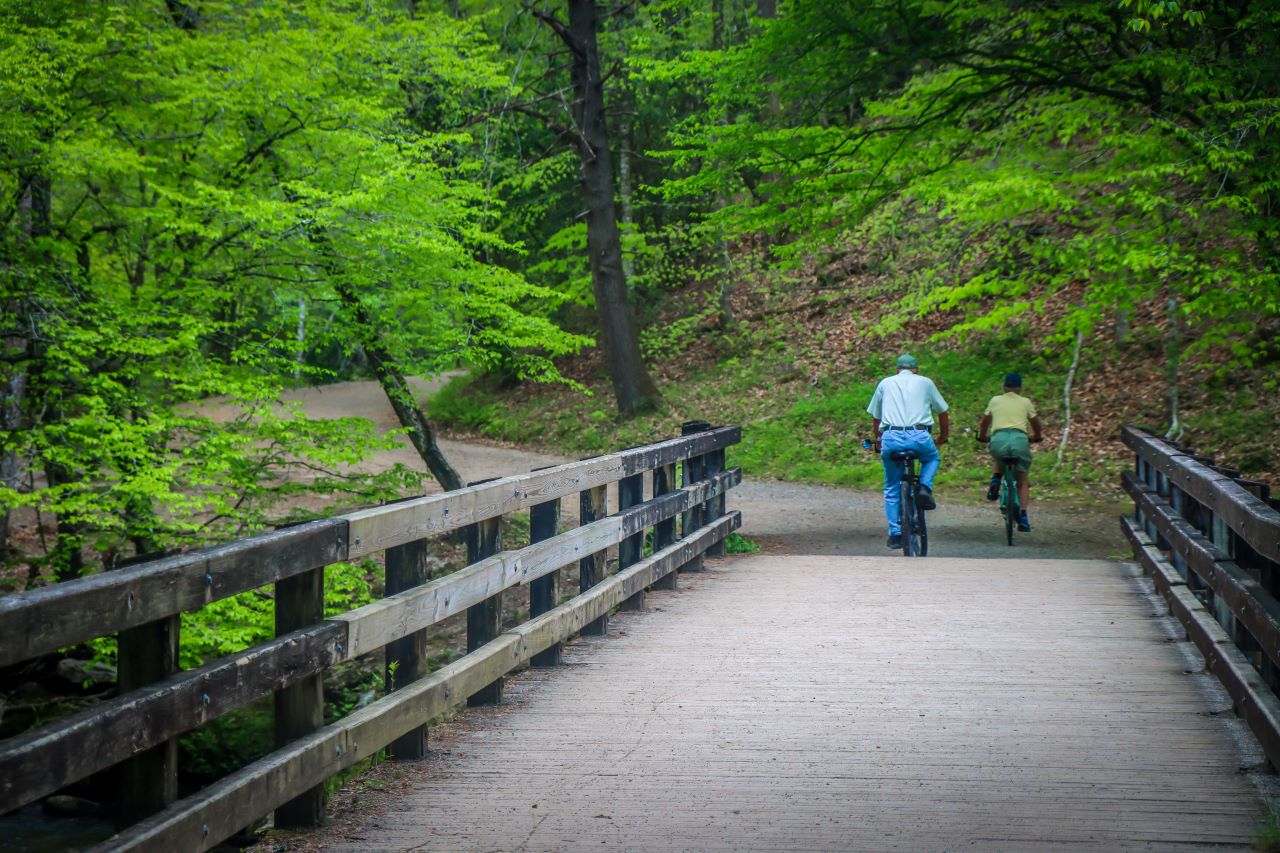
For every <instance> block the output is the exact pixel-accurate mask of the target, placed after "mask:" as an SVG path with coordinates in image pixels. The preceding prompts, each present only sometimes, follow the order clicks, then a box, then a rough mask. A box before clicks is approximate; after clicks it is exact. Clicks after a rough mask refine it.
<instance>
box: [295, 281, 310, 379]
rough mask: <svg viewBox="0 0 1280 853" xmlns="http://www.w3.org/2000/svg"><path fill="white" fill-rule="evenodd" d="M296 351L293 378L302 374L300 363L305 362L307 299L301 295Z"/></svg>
mask: <svg viewBox="0 0 1280 853" xmlns="http://www.w3.org/2000/svg"><path fill="white" fill-rule="evenodd" d="M297 338H298V352H297V354H296V356H295V358H294V364H295V365H296V366H295V367H294V368H293V376H294V378H295V379H298V378H301V376H302V365H303V364H305V363H306V362H305V359H304V355H305V352H306V347H307V300H306V298H305V297H303V296H299V297H298V332H297Z"/></svg>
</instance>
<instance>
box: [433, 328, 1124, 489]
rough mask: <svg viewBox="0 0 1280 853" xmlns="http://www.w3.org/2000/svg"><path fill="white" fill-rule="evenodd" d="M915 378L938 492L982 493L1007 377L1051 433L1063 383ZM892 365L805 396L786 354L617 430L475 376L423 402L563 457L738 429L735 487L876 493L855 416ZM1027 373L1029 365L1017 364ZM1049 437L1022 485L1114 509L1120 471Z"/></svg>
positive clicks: (765, 352)
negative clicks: (944, 436)
mask: <svg viewBox="0 0 1280 853" xmlns="http://www.w3.org/2000/svg"><path fill="white" fill-rule="evenodd" d="M915 352H916V354H917V355H918V356H919V358H920V361H921V368H922V369H921V372H922V373H923V374H925V375H927V376H929V377H930V378H932V379H933V380H934V381H935V382H936V383H937V385H938V388H939V390H940V391H941V392H942V394H943V396H944V397H945V398H946V400H947V402H948V404H949V405H950V407H951V419H952V435H951V441H950V443H949V444H948V445H946V446H944V447H943V448H942V454H943V466H942V469H941V472H940V474H939V478H938V485H939V487H940V488H943V489H946V488H948V487H954V488H956V489H965V488H969V487H970V486H971V487H972V492H973V496H974V499H975V500H976V499H977V497H978V491H979V487H981V486H985V483H986V480H987V476H988V471H989V468H988V461H987V456H986V450H985V448H984V447H983V446H982V445H980V444H978V443H977V442H976V441H975V434H976V428H977V422H978V419H979V418H980V417H981V415H982V412H983V411H984V409H985V408H986V404H987V401H988V400H989V399H990V397H991V396H992V395H993V394H997V393H1000V384H1001V381H1002V378H1003V376H1004V373H1005V371H1006V370H1012V369H1020V370H1021V371H1022V373H1023V376H1024V384H1025V387H1026V392H1025V393H1026V394H1027V395H1028V396H1030V397H1031V398H1032V399H1034V400H1035V401H1036V404H1037V405H1038V406H1039V407H1040V410H1041V412H1042V414H1043V416H1044V417H1045V418H1046V420H1048V421H1049V422H1050V423H1056V422H1057V421H1058V417H1059V411H1058V410H1059V408H1060V399H1055V397H1054V395H1060V394H1061V390H1060V389H1061V382H1062V378H1061V376H1059V375H1058V374H1056V373H1054V372H1051V371H1048V370H1044V369H1042V368H1037V367H1035V366H1034V365H1032V366H1030V367H1028V366H1027V363H1028V362H1024V361H1015V360H1010V361H1008V362H1007V363H1003V364H1001V363H998V362H993V361H991V360H988V359H986V358H975V357H973V356H972V355H970V354H967V353H963V352H959V351H954V350H937V351H932V352H931V351H928V350H925V349H919V348H918V349H916V350H915ZM893 355H896V353H890V354H885V355H884V356H881V357H876V358H873V359H869V360H867V361H866V362H864V363H863V364H862V365H861V367H860V369H857V370H851V371H848V372H846V373H845V374H844V375H842V376H840V377H838V378H828V379H824V380H820V381H818V382H817V383H816V384H811V383H810V382H809V381H807V380H805V379H804V378H803V377H800V376H797V375H795V374H794V373H793V372H791V370H790V364H789V362H788V360H787V359H786V357H785V354H784V353H783V352H781V351H778V350H770V349H768V348H764V349H758V350H756V351H755V352H752V353H750V354H748V355H744V356H731V357H729V358H726V359H724V360H722V361H720V362H719V363H718V364H716V365H714V366H713V367H710V368H704V369H702V370H699V371H696V372H694V373H693V374H691V375H690V376H688V378H687V379H685V380H683V381H680V382H678V383H674V384H669V385H667V386H666V387H665V388H664V389H663V391H664V394H665V396H666V405H665V406H664V408H663V409H662V410H661V411H658V412H656V413H652V414H649V415H645V416H642V417H638V418H635V419H633V420H630V421H624V422H619V421H617V420H616V419H615V418H614V417H613V416H612V414H611V413H610V412H609V411H607V407H608V405H609V404H610V402H611V400H610V398H609V397H608V396H607V394H603V393H601V394H595V395H588V394H582V393H580V392H575V391H572V390H569V389H566V388H544V389H538V390H537V392H536V393H532V394H530V393H528V392H526V393H525V394H523V395H520V394H514V393H512V392H511V391H509V390H503V389H499V388H496V387H494V386H493V385H491V384H490V383H488V382H487V381H486V380H485V379H484V378H483V377H481V376H479V375H477V374H470V375H466V376H460V377H458V378H456V379H454V380H453V381H452V382H450V383H449V384H448V385H447V386H446V387H445V388H444V389H442V390H441V391H440V392H439V393H438V394H437V395H436V396H434V397H433V398H431V399H430V400H429V401H428V403H427V406H428V409H429V411H430V414H431V416H432V417H433V418H434V419H435V420H436V421H437V422H438V423H439V424H441V425H442V426H445V427H448V428H451V429H454V430H458V431H462V432H466V433H470V434H474V435H478V436H482V437H486V438H491V439H495V440H500V441H504V442H511V443H515V444H520V445H525V446H530V447H535V448H538V449H543V450H558V451H560V452H563V453H566V454H571V455H585V454H592V453H605V452H609V451H611V450H614V449H616V448H619V447H629V446H634V445H637V444H643V443H646V442H650V441H655V440H658V439H662V438H669V437H671V436H673V435H679V432H680V424H681V422H682V421H684V420H692V419H702V420H706V421H709V422H711V423H716V424H741V425H742V442H741V444H739V445H736V446H734V447H731V448H730V449H729V452H728V464H730V465H737V466H741V467H742V470H743V474H744V475H745V476H752V477H771V478H778V479H785V480H795V481H800V482H808V483H825V484H832V485H841V486H853V487H859V488H879V486H880V483H881V476H882V474H881V466H880V463H879V460H878V458H877V457H875V456H874V455H873V454H871V453H870V452H868V451H865V450H863V449H862V446H861V442H862V439H863V438H864V437H869V436H870V432H871V421H870V417H869V415H867V413H866V406H867V403H868V401H869V400H870V399H871V394H872V391H873V390H874V389H875V385H876V382H878V381H879V379H880V378H882V377H883V376H884V375H888V373H890V372H891V371H892V368H891V366H890V359H891V358H892V356H893ZM1028 361H1030V359H1028ZM1055 442H1056V434H1055V433H1052V432H1051V433H1049V434H1048V435H1047V436H1046V441H1045V442H1044V443H1043V444H1041V445H1039V446H1038V450H1039V452H1038V453H1037V460H1036V465H1035V468H1034V471H1033V481H1034V483H1035V485H1036V490H1037V494H1038V496H1039V497H1041V498H1046V497H1048V498H1052V497H1070V498H1074V499H1082V498H1098V497H1101V498H1103V499H1104V500H1108V499H1111V498H1118V495H1119V491H1118V489H1117V487H1116V486H1115V485H1114V484H1115V483H1116V481H1117V475H1118V470H1119V468H1120V466H1121V464H1122V463H1121V462H1120V461H1119V460H1116V459H1111V460H1108V459H1099V458H1096V457H1094V456H1093V455H1090V454H1086V453H1080V452H1074V453H1068V454H1067V455H1066V457H1065V458H1064V459H1063V462H1062V464H1060V465H1058V464H1055V461H1054V455H1055V452H1056V443H1055Z"/></svg>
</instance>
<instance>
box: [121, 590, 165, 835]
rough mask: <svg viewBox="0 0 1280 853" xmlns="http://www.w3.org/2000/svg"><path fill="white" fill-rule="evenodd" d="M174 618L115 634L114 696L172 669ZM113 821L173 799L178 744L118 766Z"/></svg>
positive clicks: (151, 810) (162, 676)
mask: <svg viewBox="0 0 1280 853" xmlns="http://www.w3.org/2000/svg"><path fill="white" fill-rule="evenodd" d="M179 625H180V620H179V617H177V616H169V617H166V618H164V619H157V620H156V621H155V622H148V623H147V624H145V625H139V626H138V627H136V628H129V629H127V630H124V631H121V632H120V634H119V638H118V646H117V649H118V652H117V658H116V661H117V671H116V679H117V684H118V689H119V691H120V693H122V694H124V693H128V692H130V691H132V690H137V689H139V688H141V687H146V686H147V685H150V684H154V683H155V682H157V681H161V680H162V679H165V678H167V677H169V676H170V675H172V674H173V673H175V672H177V671H178V636H179ZM119 772H120V775H119V777H118V784H119V787H118V788H117V790H118V791H119V792H120V803H119V808H118V809H117V810H116V815H115V817H116V820H117V822H118V823H119V825H121V826H126V825H128V824H131V823H134V822H136V821H139V820H141V819H142V818H144V817H146V816H148V815H150V814H153V813H155V812H158V811H160V810H161V809H162V808H164V807H165V806H167V805H169V804H170V803H172V802H173V801H174V800H176V799H178V741H177V738H173V739H170V740H167V741H165V742H164V743H162V744H160V745H158V746H153V747H152V748H151V749H148V750H147V751H146V752H142V753H139V754H138V755H135V756H134V757H133V758H130V759H129V760H128V761H125V762H123V763H122V764H121V765H120V771H119Z"/></svg>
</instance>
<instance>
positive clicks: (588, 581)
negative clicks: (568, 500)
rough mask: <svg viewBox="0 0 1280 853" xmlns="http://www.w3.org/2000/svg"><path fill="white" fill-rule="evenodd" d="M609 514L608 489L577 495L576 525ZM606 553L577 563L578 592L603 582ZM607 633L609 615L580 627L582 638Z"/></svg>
mask: <svg viewBox="0 0 1280 853" xmlns="http://www.w3.org/2000/svg"><path fill="white" fill-rule="evenodd" d="M608 514H609V503H608V487H607V486H596V487H595V488H593V489H586V490H585V491H582V492H579V493H578V523H579V524H590V523H591V522H593V521H599V520H600V519H602V518H604V517H605V516H607V515H608ZM607 557H608V553H607V552H606V551H597V552H596V553H594V554H588V555H587V556H585V557H583V558H582V559H581V560H579V561H578V591H579V592H586V591H587V590H589V589H591V587H593V586H595V585H596V584H598V583H600V581H602V580H604V575H605V560H606V558H607ZM608 631H609V615H608V614H607V613H606V614H605V615H603V616H601V617H600V618H599V619H596V620H594V621H591V622H588V623H587V624H586V625H583V626H582V634H583V636H599V635H601V634H606V633H608Z"/></svg>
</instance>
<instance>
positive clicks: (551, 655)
mask: <svg viewBox="0 0 1280 853" xmlns="http://www.w3.org/2000/svg"><path fill="white" fill-rule="evenodd" d="M559 528H560V499H559V498H556V499H555V500H552V501H547V502H546V503H540V504H534V505H533V506H531V507H530V508H529V544H530V545H532V544H533V543H534V542H541V541H543V540H544V539H550V538H552V537H554V536H555V535H556V534H557V533H558V532H559ZM559 575H560V570H559V569H556V570H555V571H554V572H548V573H547V574H545V575H543V576H542V577H540V578H535V579H534V581H533V582H532V583H530V584H529V617H530V618H533V617H535V616H541V615H542V614H543V613H546V612H547V611H548V610H551V609H552V608H554V607H555V606H556V604H557V603H558V601H557V599H558V598H559V597H560V596H559V583H558V577H559ZM561 648H562V646H561V644H560V643H556V644H554V645H552V646H550V647H548V648H547V649H546V650H545V651H542V652H539V653H538V654H536V655H534V656H533V659H532V660H530V661H529V663H530V664H531V665H532V666H557V665H558V664H559V663H560V654H561Z"/></svg>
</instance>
